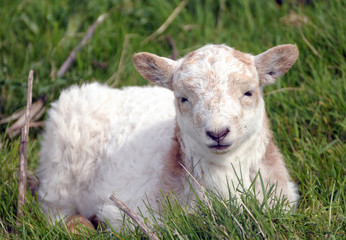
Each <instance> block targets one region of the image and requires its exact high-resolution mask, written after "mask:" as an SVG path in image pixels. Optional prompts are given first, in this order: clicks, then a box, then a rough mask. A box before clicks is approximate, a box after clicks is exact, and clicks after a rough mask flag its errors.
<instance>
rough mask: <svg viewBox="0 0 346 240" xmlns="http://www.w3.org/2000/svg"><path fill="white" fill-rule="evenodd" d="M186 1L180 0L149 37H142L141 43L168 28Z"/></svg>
mask: <svg viewBox="0 0 346 240" xmlns="http://www.w3.org/2000/svg"><path fill="white" fill-rule="evenodd" d="M187 2H188V0H183V1H181V3H180V4H179V5H178V7H176V8H175V9H174V11H173V12H172V13H171V15H169V17H168V18H167V20H166V21H165V22H164V23H163V24H162V25H161V26H160V27H159V28H158V29H157V30H156V31H155V32H153V33H152V34H151V35H150V36H149V37H147V38H146V39H144V40H143V41H142V42H141V45H144V44H146V43H148V42H150V41H151V40H153V39H154V38H156V37H157V36H158V35H160V34H161V33H163V32H164V31H165V30H166V29H167V28H168V26H169V25H170V24H171V23H172V22H173V20H174V19H175V18H176V17H177V16H178V14H179V13H180V12H181V10H182V9H183V8H184V7H185V6H186V4H187Z"/></svg>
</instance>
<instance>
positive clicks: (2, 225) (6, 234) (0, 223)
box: [0, 219, 10, 239]
mask: <svg viewBox="0 0 346 240" xmlns="http://www.w3.org/2000/svg"><path fill="white" fill-rule="evenodd" d="M0 225H1V227H2V229H3V230H4V233H5V236H6V237H7V238H8V239H9V235H10V234H9V233H8V232H7V230H6V228H5V226H4V224H3V223H2V221H1V219H0Z"/></svg>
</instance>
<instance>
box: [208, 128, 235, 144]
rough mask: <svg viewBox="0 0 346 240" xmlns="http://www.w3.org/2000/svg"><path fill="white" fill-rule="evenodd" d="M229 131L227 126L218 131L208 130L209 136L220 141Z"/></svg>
mask: <svg viewBox="0 0 346 240" xmlns="http://www.w3.org/2000/svg"><path fill="white" fill-rule="evenodd" d="M229 132H230V131H229V128H225V129H223V130H221V131H218V132H212V131H207V136H208V137H210V138H211V139H213V140H214V141H215V142H217V143H220V142H221V141H222V140H224V139H225V137H226V136H227V134H228V133H229Z"/></svg>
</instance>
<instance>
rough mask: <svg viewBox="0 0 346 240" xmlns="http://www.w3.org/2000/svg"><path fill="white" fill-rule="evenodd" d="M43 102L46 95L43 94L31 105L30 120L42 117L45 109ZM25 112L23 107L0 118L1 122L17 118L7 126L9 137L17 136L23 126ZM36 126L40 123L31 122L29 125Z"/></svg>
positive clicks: (44, 102)
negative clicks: (8, 115) (4, 117)
mask: <svg viewBox="0 0 346 240" xmlns="http://www.w3.org/2000/svg"><path fill="white" fill-rule="evenodd" d="M45 104H46V96H45V95H43V96H41V97H40V98H39V99H38V100H37V101H36V102H34V103H33V104H32V105H31V109H30V121H37V120H38V119H40V118H41V117H42V115H43V114H44V113H45V111H46V109H45ZM19 113H20V114H19ZM25 114H26V109H23V110H21V111H18V112H17V113H14V114H12V116H10V117H8V118H6V119H3V120H2V123H6V122H9V121H12V120H15V119H16V118H18V120H17V121H16V122H15V123H13V125H12V126H11V127H9V128H8V129H7V131H6V132H7V134H8V136H9V137H10V138H13V137H15V136H17V135H18V134H19V133H20V131H21V129H22V128H23V127H24V124H25V121H26V120H25V116H26V115H25ZM38 126H40V124H35V123H33V122H31V123H30V126H29V127H38Z"/></svg>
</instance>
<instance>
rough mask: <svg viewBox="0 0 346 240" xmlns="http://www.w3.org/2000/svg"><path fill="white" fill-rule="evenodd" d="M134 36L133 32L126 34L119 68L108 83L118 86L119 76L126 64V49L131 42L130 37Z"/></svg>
mask: <svg viewBox="0 0 346 240" xmlns="http://www.w3.org/2000/svg"><path fill="white" fill-rule="evenodd" d="M132 36H133V34H126V35H125V38H124V42H123V49H122V50H121V55H120V60H119V64H118V69H117V71H116V72H115V73H113V74H112V76H111V77H110V78H109V79H108V80H107V81H106V83H107V84H108V85H109V86H111V87H116V86H117V85H118V84H119V77H120V72H121V70H122V68H123V65H124V59H125V56H126V50H127V47H128V45H129V43H130V38H131V37H132Z"/></svg>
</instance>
